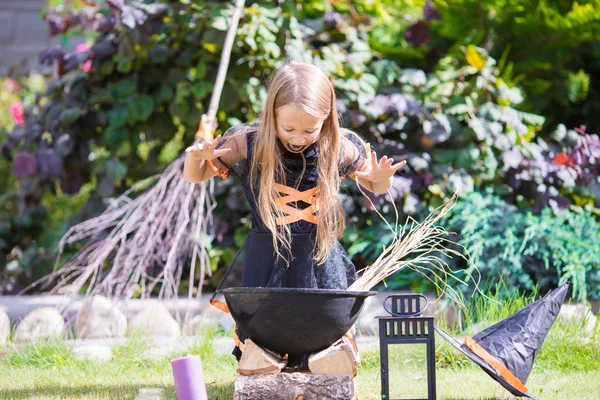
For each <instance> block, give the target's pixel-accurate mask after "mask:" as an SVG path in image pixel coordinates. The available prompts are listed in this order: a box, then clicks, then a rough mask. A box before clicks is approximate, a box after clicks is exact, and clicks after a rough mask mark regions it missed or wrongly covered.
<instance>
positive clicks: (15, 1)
mask: <svg viewBox="0 0 600 400" xmlns="http://www.w3.org/2000/svg"><path fill="white" fill-rule="evenodd" d="M44 5H45V2H44V1H43V0H0V74H5V73H6V71H7V70H8V68H10V67H11V66H13V65H18V64H19V63H21V62H22V61H24V62H25V65H26V67H27V68H28V69H39V67H40V66H39V62H38V55H39V53H40V52H41V51H42V50H44V49H46V48H48V47H50V46H54V45H58V44H59V43H60V40H59V38H56V37H55V38H50V37H49V36H48V25H47V24H46V22H45V21H42V19H41V17H40V12H41V11H42V8H43V7H44ZM69 47H71V46H69Z"/></svg>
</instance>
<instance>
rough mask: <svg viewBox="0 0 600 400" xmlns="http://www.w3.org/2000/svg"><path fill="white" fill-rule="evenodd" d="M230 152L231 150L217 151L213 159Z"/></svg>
mask: <svg viewBox="0 0 600 400" xmlns="http://www.w3.org/2000/svg"><path fill="white" fill-rule="evenodd" d="M230 152H231V149H219V150H215V151H214V153H213V154H214V155H215V157H221V156H224V155H225V154H228V153H230Z"/></svg>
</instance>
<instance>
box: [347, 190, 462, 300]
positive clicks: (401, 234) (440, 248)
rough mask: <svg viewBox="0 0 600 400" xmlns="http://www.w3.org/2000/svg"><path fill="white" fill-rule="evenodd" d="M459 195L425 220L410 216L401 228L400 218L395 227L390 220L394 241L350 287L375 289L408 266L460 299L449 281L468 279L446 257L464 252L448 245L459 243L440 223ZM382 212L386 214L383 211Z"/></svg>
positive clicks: (351, 288)
mask: <svg viewBox="0 0 600 400" xmlns="http://www.w3.org/2000/svg"><path fill="white" fill-rule="evenodd" d="M456 199H457V196H456V195H454V196H452V198H451V199H450V200H449V201H448V202H446V203H445V204H444V205H442V206H441V207H439V208H437V209H436V210H434V211H433V212H432V213H431V214H429V216H428V217H427V218H425V220H424V221H423V222H421V223H418V222H417V221H416V220H414V219H413V218H411V217H409V219H408V221H407V222H406V224H405V225H404V226H402V227H401V228H400V230H399V231H398V229H397V225H398V223H397V220H396V227H394V228H392V227H391V226H390V225H389V224H388V227H389V228H390V230H391V231H392V232H393V233H394V238H393V240H392V242H391V243H390V244H389V245H388V246H387V247H384V248H383V251H382V253H381V255H380V256H379V257H378V258H377V260H376V261H375V262H374V263H373V264H372V265H370V266H368V267H366V268H365V269H363V270H362V273H361V274H360V277H359V278H358V279H357V280H356V281H355V282H354V283H353V284H352V285H351V286H350V287H349V288H348V289H349V290H359V291H367V290H371V288H373V287H374V286H375V285H377V284H379V283H381V282H383V281H384V280H385V279H386V278H388V277H389V276H391V275H392V274H394V273H396V272H398V271H401V270H403V269H406V268H408V269H411V270H414V271H416V272H418V273H420V274H422V275H423V276H425V277H426V278H427V279H429V280H430V281H431V282H433V284H434V285H435V286H436V287H437V288H438V289H439V290H440V291H441V292H442V293H446V294H448V295H450V296H451V297H454V298H455V299H456V298H457V297H458V296H452V295H453V294H456V293H457V292H456V290H455V289H454V288H453V287H452V286H450V285H449V283H448V282H449V281H452V280H453V281H455V282H457V283H461V284H466V283H465V282H464V281H463V280H462V279H460V278H459V277H458V276H457V273H456V272H455V271H452V270H451V269H450V267H449V265H448V263H447V262H446V261H445V260H444V258H446V257H451V256H452V255H457V256H459V257H464V256H463V255H462V254H461V253H460V252H458V251H456V250H453V249H451V248H448V247H447V246H448V245H457V244H456V243H455V242H453V241H450V240H449V239H448V232H447V231H446V230H445V229H444V228H442V227H440V226H437V225H436V223H437V222H438V221H439V220H440V219H441V218H443V217H444V216H446V215H447V214H448V212H449V211H450V210H451V209H452V207H453V206H454V204H456ZM392 204H393V202H392ZM378 214H379V212H378ZM379 215H380V217H381V218H383V216H381V214H379ZM396 218H397V215H396ZM383 219H384V218H383ZM384 221H385V219H384ZM386 223H387V221H386ZM458 246H460V245H458Z"/></svg>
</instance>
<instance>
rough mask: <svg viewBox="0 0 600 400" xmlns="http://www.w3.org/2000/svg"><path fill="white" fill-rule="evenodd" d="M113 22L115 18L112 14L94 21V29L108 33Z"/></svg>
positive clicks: (113, 24)
mask: <svg viewBox="0 0 600 400" xmlns="http://www.w3.org/2000/svg"><path fill="white" fill-rule="evenodd" d="M115 23H116V21H115V18H114V17H113V16H112V15H110V16H108V17H106V18H103V19H101V20H100V21H97V22H96V31H98V32H102V33H108V32H110V31H112V30H113V28H114V27H115Z"/></svg>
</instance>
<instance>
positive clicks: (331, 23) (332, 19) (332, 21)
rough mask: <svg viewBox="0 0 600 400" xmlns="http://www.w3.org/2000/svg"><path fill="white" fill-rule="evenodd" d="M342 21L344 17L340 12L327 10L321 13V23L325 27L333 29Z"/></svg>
mask: <svg viewBox="0 0 600 400" xmlns="http://www.w3.org/2000/svg"><path fill="white" fill-rule="evenodd" d="M342 22H344V17H342V14H340V13H337V12H335V11H327V12H326V13H325V14H323V25H325V28H326V29H335V28H336V27H337V26H338V24H341V23H342Z"/></svg>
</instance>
